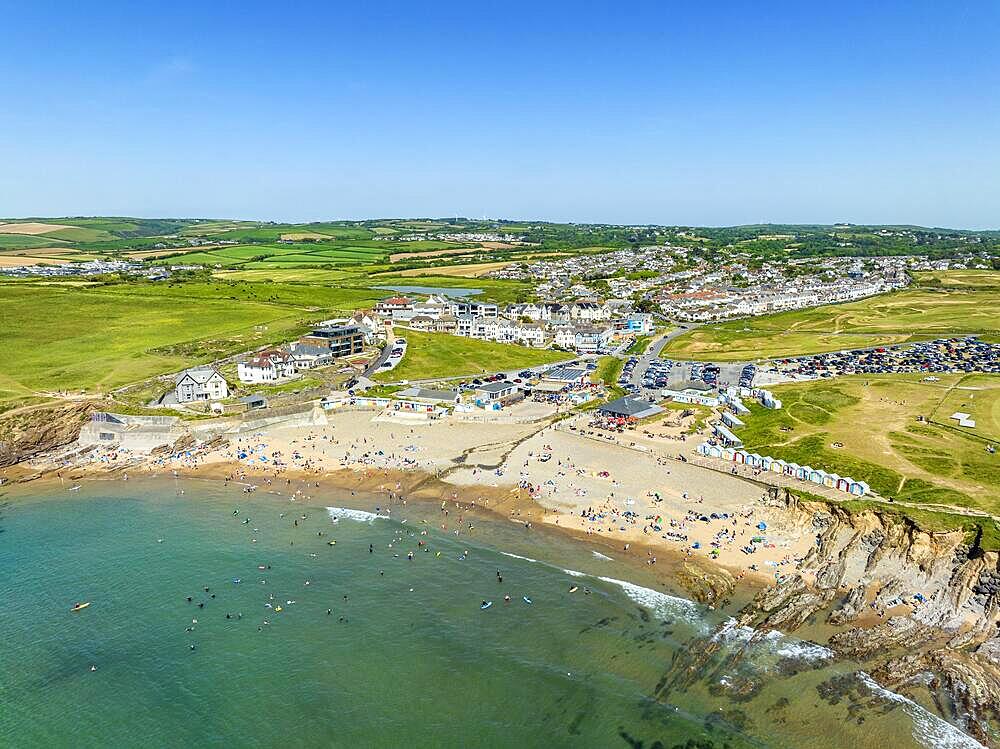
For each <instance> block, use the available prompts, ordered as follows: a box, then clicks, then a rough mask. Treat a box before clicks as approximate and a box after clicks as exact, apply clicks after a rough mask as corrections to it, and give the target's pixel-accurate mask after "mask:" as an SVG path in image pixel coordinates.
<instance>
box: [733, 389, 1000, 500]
mask: <svg viewBox="0 0 1000 749" xmlns="http://www.w3.org/2000/svg"><path fill="white" fill-rule="evenodd" d="M970 382H971V383H972V384H971V385H970V384H968V383H970ZM968 387H976V388H979V389H977V390H974V391H973V390H966V389H963V388H968ZM772 390H773V391H774V392H775V394H776V395H777V396H778V397H779V398H781V400H782V401H783V407H782V408H781V409H778V410H770V409H765V408H763V407H762V406H758V405H756V404H753V405H751V407H750V408H751V412H752V413H751V414H750V415H749V416H748V417H747V418H746V419H745V421H746V422H747V425H746V427H743V428H741V429H739V430H737V433H738V434H739V436H740V438H741V439H743V441H744V443H745V445H746V449H747V450H749V451H750V452H757V453H760V454H762V455H771V456H772V457H774V458H781V459H783V460H787V461H793V462H796V463H799V464H803V465H805V464H807V465H810V466H812V467H814V468H821V469H823V470H827V471H832V472H836V473H838V474H840V475H841V476H850V477H852V478H854V479H860V480H864V481H867V482H868V483H869V484H870V485H871V487H872V489H874V490H875V491H876V492H878V493H879V494H880V495H882V496H883V497H893V498H895V499H899V500H906V501H909V502H919V503H927V504H933V505H950V506H956V507H970V508H974V509H977V510H982V511H986V512H991V513H995V514H1000V457H998V456H997V455H994V454H990V453H989V452H987V450H986V447H987V445H988V444H991V443H992V437H991V434H993V433H995V430H996V428H997V423H998V422H997V416H996V414H997V413H998V412H1000V377H998V376H995V375H960V374H951V375H941V376H940V381H938V382H926V381H924V380H923V379H922V377H921V376H920V375H882V376H853V377H843V378H838V379H836V380H821V381H814V382H804V383H794V384H787V385H777V386H774V387H773V388H772ZM970 394H974V396H975V406H972V405H971V404H970V400H969V399H968V396H969V395H970ZM962 404H965V405H966V406H968V408H966V411H967V412H969V413H972V408H973V407H974V408H975V409H976V415H982V418H983V423H982V426H980V423H979V421H978V420H977V424H976V429H975V430H968V429H963V428H961V427H958V426H957V422H954V421H951V420H950V419H948V418H947V417H948V416H950V415H951V413H952V410H950V409H951V408H957V406H958V405H962ZM942 414H943V416H942ZM918 416H922V417H924V418H925V419H929V420H927V421H918V420H917V417H918ZM949 422H950V423H949ZM835 445H843V446H842V447H837V446H835Z"/></svg>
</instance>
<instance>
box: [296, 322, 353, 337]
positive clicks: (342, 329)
mask: <svg viewBox="0 0 1000 749" xmlns="http://www.w3.org/2000/svg"><path fill="white" fill-rule="evenodd" d="M360 332H361V326H360V325H357V324H356V323H348V324H346V325H328V326H325V327H322V328H316V329H315V330H313V331H312V332H311V333H310V334H309V335H308V336H306V337H308V338H338V337H340V336H345V335H351V334H354V333H360Z"/></svg>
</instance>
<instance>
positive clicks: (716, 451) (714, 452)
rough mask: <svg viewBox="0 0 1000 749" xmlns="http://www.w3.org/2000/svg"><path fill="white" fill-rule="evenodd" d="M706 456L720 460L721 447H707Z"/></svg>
mask: <svg viewBox="0 0 1000 749" xmlns="http://www.w3.org/2000/svg"><path fill="white" fill-rule="evenodd" d="M708 455H709V456H710V457H713V458H721V457H722V447H720V446H719V445H709V446H708Z"/></svg>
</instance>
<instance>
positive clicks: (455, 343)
mask: <svg viewBox="0 0 1000 749" xmlns="http://www.w3.org/2000/svg"><path fill="white" fill-rule="evenodd" d="M396 333H397V335H398V336H400V337H402V338H405V339H406V342H407V347H406V354H405V356H404V357H403V361H402V362H400V364H399V366H397V367H396V368H395V369H393V370H391V371H389V372H383V373H380V374H377V375H375V378H374V379H375V380H377V381H379V382H397V381H400V380H411V381H412V380H429V379H434V378H436V377H460V376H463V375H478V374H483V373H487V372H500V371H504V370H513V369H520V368H523V367H534V366H537V365H539V364H550V363H552V362H557V361H564V360H566V359H567V358H569V357H568V355H567V354H565V353H563V352H559V351H549V350H546V349H536V348H526V347H524V346H512V345H508V344H504V343H491V342H489V341H479V340H476V339H474V338H464V337H461V336H454V335H448V334H447V333H423V332H419V331H415V330H402V329H397V331H396Z"/></svg>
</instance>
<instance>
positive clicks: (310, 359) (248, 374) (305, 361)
mask: <svg viewBox="0 0 1000 749" xmlns="http://www.w3.org/2000/svg"><path fill="white" fill-rule="evenodd" d="M370 335H371V331H368V330H366V329H365V328H364V327H363V326H362V325H361V324H359V323H357V322H349V323H333V324H327V325H321V326H318V327H316V328H314V329H313V330H312V331H310V332H309V333H307V334H306V335H304V336H302V337H301V338H299V340H297V341H294V342H293V343H290V344H289V345H288V346H280V347H272V348H267V349H264V350H263V351H258V352H257V353H255V354H253V355H252V356H250V357H248V358H246V359H242V360H240V361H239V362H238V363H237V365H236V376H237V377H238V378H239V380H240V382H246V383H250V384H267V383H274V382H281V381H282V380H286V379H288V378H290V377H293V376H294V375H296V374H297V373H298V372H300V371H302V370H308V369H313V368H315V367H323V366H327V365H329V364H332V363H333V362H334V360H336V359H340V358H344V357H347V356H354V355H356V354H360V353H362V352H363V351H364V346H365V342H366V339H368V338H369V336H370Z"/></svg>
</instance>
